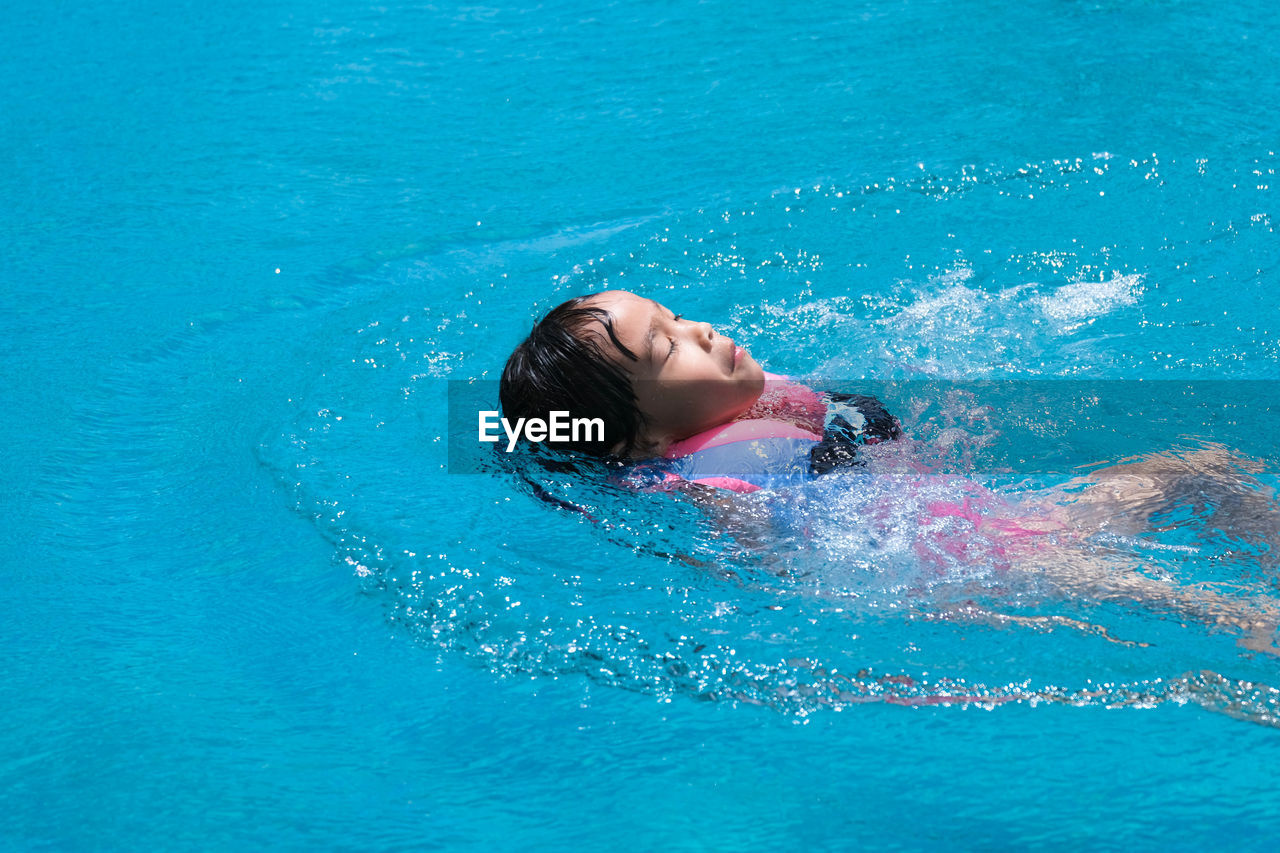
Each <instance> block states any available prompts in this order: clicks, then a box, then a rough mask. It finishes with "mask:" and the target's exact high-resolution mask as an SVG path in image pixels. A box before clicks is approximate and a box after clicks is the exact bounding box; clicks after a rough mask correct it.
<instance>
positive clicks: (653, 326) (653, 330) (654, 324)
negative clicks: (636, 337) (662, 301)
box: [644, 299, 662, 361]
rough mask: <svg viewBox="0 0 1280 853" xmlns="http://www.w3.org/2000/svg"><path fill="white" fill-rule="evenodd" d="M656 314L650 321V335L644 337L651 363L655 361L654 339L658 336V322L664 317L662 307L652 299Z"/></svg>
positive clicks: (645, 348)
mask: <svg viewBox="0 0 1280 853" xmlns="http://www.w3.org/2000/svg"><path fill="white" fill-rule="evenodd" d="M649 304H650V305H652V306H653V307H654V308H655V309H656V312H657V313H655V314H654V315H653V319H652V320H650V321H649V333H648V334H647V335H645V337H644V352H645V356H646V357H647V358H648V359H649V361H653V339H654V338H655V337H657V336H658V320H659V319H660V318H661V317H662V306H661V305H659V304H658V303H657V302H654V301H653V300H652V299H650V300H649Z"/></svg>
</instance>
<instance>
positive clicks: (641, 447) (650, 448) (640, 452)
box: [613, 425, 671, 459]
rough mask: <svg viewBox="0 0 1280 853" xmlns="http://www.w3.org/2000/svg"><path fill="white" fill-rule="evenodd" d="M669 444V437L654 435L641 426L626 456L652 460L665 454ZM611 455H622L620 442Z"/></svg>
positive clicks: (647, 428) (646, 427)
mask: <svg viewBox="0 0 1280 853" xmlns="http://www.w3.org/2000/svg"><path fill="white" fill-rule="evenodd" d="M670 444H671V437H670V436H667V435H660V434H657V433H654V432H653V431H651V430H650V429H649V427H648V426H647V425H645V426H641V427H640V432H639V433H638V434H637V435H636V440H635V443H634V444H633V445H632V446H631V452H630V453H629V454H628V456H630V457H631V458H632V459H653V458H655V457H658V456H661V455H663V454H664V453H666V452H667V447H668V446H669V445H670ZM613 453H614V455H621V454H622V443H621V442H619V443H618V444H617V445H616V446H615V447H614V448H613Z"/></svg>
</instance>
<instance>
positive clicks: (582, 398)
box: [498, 296, 645, 456]
mask: <svg viewBox="0 0 1280 853" xmlns="http://www.w3.org/2000/svg"><path fill="white" fill-rule="evenodd" d="M590 299H591V297H590V296H578V297H575V298H573V299H570V300H569V301H567V302H564V303H562V304H560V305H558V306H556V307H555V308H553V309H552V310H551V311H549V312H548V313H547V316H545V317H543V318H542V319H541V320H539V321H538V322H537V324H535V325H534V327H533V331H531V332H530V333H529V337H527V338H525V340H524V341H523V342H522V343H521V344H520V345H519V346H518V347H516V349H515V352H513V353H511V357H510V358H508V359H507V365H506V367H505V368H503V370H502V380H501V381H500V382H499V384H498V399H499V402H500V403H501V405H502V414H503V417H505V418H507V419H508V420H510V421H512V422H514V421H515V419H516V418H543V419H548V418H549V417H550V413H551V412H553V411H563V412H568V413H569V417H571V418H600V419H601V420H602V421H604V441H586V440H578V441H572V440H570V441H565V442H557V443H556V444H555V448H556V449H559V450H573V451H577V452H580V453H586V454H589V455H591V456H611V455H617V456H626V455H628V454H629V453H630V452H631V451H632V450H634V449H635V447H636V444H637V442H638V441H639V438H640V432H641V430H642V429H643V428H644V425H645V421H644V415H643V414H641V412H640V408H639V406H638V405H637V403H636V395H635V390H634V389H633V388H632V386H631V378H630V377H629V376H628V375H627V373H626V371H625V370H623V368H622V366H621V365H620V364H618V363H617V362H616V361H615V360H614V359H611V358H609V356H608V354H607V353H606V352H605V350H604V346H605V339H606V338H607V339H608V341H609V343H611V344H612V345H613V347H614V348H615V349H616V350H617V351H618V352H620V353H622V355H624V356H625V357H627V358H629V359H630V360H632V361H639V357H638V356H637V355H636V354H635V353H633V352H632V351H631V350H630V349H628V348H627V347H626V346H625V345H624V344H623V343H622V341H620V340H619V339H618V335H617V332H615V331H614V328H613V324H614V317H613V315H612V314H611V313H609V312H608V311H606V310H604V309H603V308H597V307H594V306H592V305H590V304H588V301H589V300H590ZM588 432H591V431H588ZM588 437H590V438H594V435H588V436H583V439H585V438H588Z"/></svg>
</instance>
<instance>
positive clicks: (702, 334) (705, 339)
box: [698, 323, 716, 347]
mask: <svg viewBox="0 0 1280 853" xmlns="http://www.w3.org/2000/svg"><path fill="white" fill-rule="evenodd" d="M698 339H699V340H700V341H701V342H702V343H704V344H706V345H707V346H708V347H709V346H711V342H712V341H714V340H715V339H716V330H715V329H713V328H711V324H710V323H699V324H698Z"/></svg>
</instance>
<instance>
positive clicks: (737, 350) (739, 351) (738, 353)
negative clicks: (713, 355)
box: [732, 344, 747, 370]
mask: <svg viewBox="0 0 1280 853" xmlns="http://www.w3.org/2000/svg"><path fill="white" fill-rule="evenodd" d="M746 354H747V351H746V350H744V349H743V348H742V347H740V346H738V345H737V344H734V345H733V365H732V369H733V370H737V369H738V365H739V364H741V363H742V359H743V358H744V357H746Z"/></svg>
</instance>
